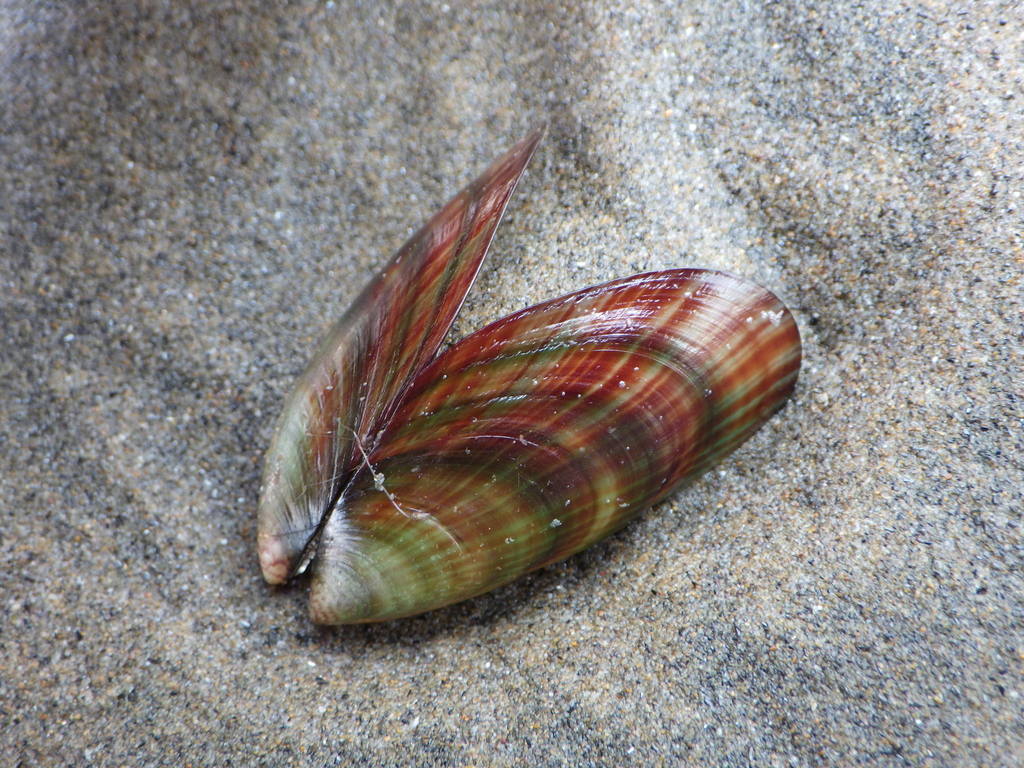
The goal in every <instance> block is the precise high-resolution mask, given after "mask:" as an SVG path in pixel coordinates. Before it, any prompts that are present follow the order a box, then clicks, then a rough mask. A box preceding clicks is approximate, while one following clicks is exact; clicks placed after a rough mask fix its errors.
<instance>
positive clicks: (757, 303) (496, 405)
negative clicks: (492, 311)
mask: <svg viewBox="0 0 1024 768" xmlns="http://www.w3.org/2000/svg"><path fill="white" fill-rule="evenodd" d="M539 139H540V132H534V133H533V134H531V135H530V136H529V137H527V138H526V139H524V140H523V141H521V142H520V143H519V144H517V145H515V146H514V147H513V148H512V149H511V150H509V152H507V153H506V154H505V155H503V156H502V157H501V158H499V160H498V161H496V162H495V163H494V164H493V165H492V166H491V167H490V168H489V169H488V170H487V171H486V172H485V173H484V174H483V175H482V176H481V177H480V178H479V179H477V181H475V182H474V183H473V184H471V185H469V186H468V187H467V188H466V189H464V190H463V191H462V192H460V193H459V195H457V196H456V197H455V198H453V200H452V201H450V202H449V203H448V204H447V205H446V206H445V207H444V209H442V211H441V212H440V213H439V214H438V215H437V216H435V217H434V218H433V219H431V221H430V222H428V223H427V224H426V225H425V226H424V227H423V228H422V229H421V230H420V231H419V232H418V233H417V234H416V235H414V236H413V238H412V239H410V241H409V242H408V243H406V245H405V246H403V248H402V249H401V250H400V251H399V253H398V254H397V255H396V256H395V257H394V258H393V259H392V261H391V262H390V263H389V264H388V265H387V266H386V267H385V268H384V269H383V270H382V271H381V273H380V274H379V275H377V277H376V278H375V279H374V280H373V281H372V282H371V284H370V285H369V286H368V287H367V289H366V290H364V291H363V293H362V294H361V295H360V297H359V298H358V299H357V300H356V302H355V304H354V305H353V306H352V308H351V309H350V310H349V311H348V312H347V313H346V314H345V315H344V316H343V317H342V318H341V320H339V321H338V322H337V323H336V324H335V326H334V328H333V329H332V330H331V332H330V333H329V334H328V336H327V338H326V339H325V341H324V342H323V344H322V345H321V347H320V349H319V351H318V352H317V353H316V356H315V357H314V359H313V361H312V362H311V363H310V365H309V367H308V368H307V369H306V371H305V373H303V375H302V376H301V377H300V379H299V381H298V383H297V384H296V387H295V389H294V390H293V392H292V393H291V395H290V396H289V398H288V401H287V402H286V406H285V410H284V413H283V414H282V417H281V419H280V421H279V423H278V427H277V431H276V433H275V435H274V438H273V440H272V443H271V446H270V448H269V450H268V452H267V457H266V463H265V467H264V482H263V488H262V491H261V498H260V507H259V555H260V563H261V566H262V569H263V574H264V577H265V578H266V580H267V581H268V582H270V583H281V582H283V581H286V580H288V579H289V578H291V577H293V576H295V575H296V574H298V573H301V572H303V571H304V570H306V568H307V566H310V570H311V572H312V584H311V594H310V610H311V614H312V617H313V619H314V621H317V622H320V623H326V624H342V623H354V622H367V621H381V620H386V619H393V618H399V617H402V616H410V615H413V614H417V613H421V612H423V611H427V610H431V609H434V608H438V607H440V606H443V605H447V604H449V603H453V602H457V601H459V600H463V599H466V598H469V597H472V596H474V595H478V594H481V593H483V592H487V591H489V590H491V589H494V588H496V587H498V586H500V585H502V584H505V583H507V582H509V581H511V580H512V579H514V578H516V577H517V576H520V575H521V574H523V573H526V572H528V571H531V570H533V569H536V568H540V567H542V566H544V565H547V564H549V563H553V562H556V561H558V560H561V559H563V558H566V557H569V556H570V555H572V554H573V553H575V552H578V551H580V550H581V549H583V548H585V547H587V546H589V545H590V544H592V543H594V542H595V541H598V540H599V539H601V538H603V537H604V536H606V535H608V534H609V533H611V532H612V531H614V530H616V529H617V528H619V527H621V526H622V525H624V524H625V523H626V522H627V521H629V520H630V519H631V518H633V517H634V516H635V515H636V514H638V513H639V512H640V511H642V510H643V509H644V508H646V507H648V506H650V505H652V504H655V503H657V502H658V501H660V500H662V499H664V498H665V497H666V496H667V495H669V494H671V493H672V492H673V491H675V490H676V489H678V488H679V487H680V486H681V485H682V484H683V483H685V482H686V481H687V480H689V479H692V478H693V477H696V476H697V475H699V474H700V473H701V472H702V471H704V470H705V469H707V468H708V467H709V466H711V465H712V464H714V463H715V462H716V461H718V460H719V459H721V458H722V457H723V456H725V455H726V454H728V453H729V452H730V451H732V450H733V449H734V448H736V447H737V446H739V445H740V444H741V443H742V442H743V441H744V440H745V439H746V438H747V437H749V436H750V435H751V434H752V433H753V432H754V431H755V430H756V429H757V428H758V427H759V426H760V425H761V424H762V423H764V421H765V420H766V419H767V418H768V417H769V416H771V414H772V413H774V412H775V411H776V410H777V409H778V408H780V407H781V406H782V405H783V403H784V402H785V400H786V398H787V397H788V396H789V395H790V393H791V392H792V390H793V387H794V385H795V382H796V377H797V373H798V370H799V367H800V336H799V333H798V331H797V327H796V324H795V323H794V321H793V318H792V316H791V315H790V313H789V311H788V310H787V309H786V307H785V306H783V304H782V303H781V302H780V301H779V300H778V299H777V298H776V297H775V296H774V295H772V294H771V293H770V292H768V291H766V290H765V289H764V288H761V287H760V286H758V285H756V284H754V283H751V282H749V281H747V280H743V279H741V278H738V277H734V276H732V275H728V274H725V273H722V272H716V271H711V270H701V269H678V270H668V271H664V272H656V273H650V274H644V275H635V276H633V277H628V278H625V279H622V280H616V281H614V282H611V283H607V284H605V285H600V286H596V287H593V288H588V289H585V290H582V291H579V292H576V293H573V294H570V295H568V296H564V297H561V298H558V299H554V300H552V301H548V302H545V303H543V304H539V305H537V306H534V307H530V308H528V309H525V310H522V311H521V312H517V313H515V314H513V315H510V316H508V317H506V318H503V319H501V320H499V321H497V322H495V323H493V324H491V325H489V326H487V327H486V328H484V329H482V330H480V331H478V332H476V333H474V334H472V335H470V336H468V337H467V338H465V339H463V340H462V341H460V342H459V343H457V344H455V345H454V346H453V347H451V348H450V349H448V350H447V351H445V352H444V353H442V354H440V355H438V354H437V350H438V348H439V346H440V344H441V343H442V341H443V339H444V336H445V334H446V333H447V331H448V329H449V328H450V326H451V323H452V321H453V319H454V317H455V315H456V313H457V312H458V309H459V306H460V305H461V303H462V301H463V298H464V297H465V295H466V292H467V291H468V290H469V287H470V285H471V283H472V282H473V279H474V278H475V276H476V273H477V270H478V269H479V266H480V262H481V260H482V259H483V257H484V255H485V253H486V250H487V247H488V245H489V243H490V241H491V238H492V236H493V234H494V230H495V228H496V226H497V224H498V220H499V219H500V217H501V214H502V212H503V210H504V208H505V205H506V204H507V202H508V199H509V196H510V195H511V193H512V191H513V189H514V188H515V185H516V183H517V181H518V179H519V177H520V176H521V175H522V172H523V169H524V168H525V165H526V163H527V161H528V160H529V158H530V156H531V155H532V153H533V151H534V148H535V147H536V144H537V142H538V140H539Z"/></svg>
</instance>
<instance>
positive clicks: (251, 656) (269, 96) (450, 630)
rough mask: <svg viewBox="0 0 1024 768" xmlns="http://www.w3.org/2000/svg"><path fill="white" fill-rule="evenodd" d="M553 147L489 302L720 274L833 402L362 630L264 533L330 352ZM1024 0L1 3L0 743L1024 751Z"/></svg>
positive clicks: (994, 758) (523, 751) (613, 751)
mask: <svg viewBox="0 0 1024 768" xmlns="http://www.w3.org/2000/svg"><path fill="white" fill-rule="evenodd" d="M540 122H547V123H548V124H549V130H548V136H547V139H546V140H545V142H544V144H543V145H542V146H541V148H540V150H539V151H538V155H537V157H536V158H535V159H534V162H533V164H532V166H531V169H530V171H529V172H528V174H527V176H526V177H525V178H524V181H523V183H522V185H521V186H520V189H519V190H518V192H517V193H516V196H515V198H514V199H513V201H512V204H511V207H510V211H509V215H508V216H507V218H506V220H505V223H504V224H503V225H502V228H501V230H500V231H499V233H498V236H497V238H496V240H495V243H494V246H493V249H492V254H491V257H490V259H489V261H488V263H487V265H486V266H485V268H484V270H483V272H482V274H481V277H480V279H479V281H478V283H477V286H476V287H475V288H474V290H473V292H472V294H471V296H470V299H469V301H468V303H467V305H466V307H465V308H464V311H463V313H462V315H461V317H460V320H459V322H458V323H457V327H456V329H455V330H456V333H457V334H463V333H465V332H466V331H468V330H471V329H473V328H476V327H479V326H480V325H481V324H482V323H484V322H486V321H488V320H492V319H494V318H497V317H500V316H501V315H503V314H505V313H507V312H509V311H512V310H515V309H518V308H521V307H524V306H527V305H528V304H530V303H533V302H536V301H539V300H542V299H545V298H549V297H552V296H554V295H557V294H560V293H563V292H565V291H567V290H570V289H573V288H579V287H583V286H586V285H590V284H593V283H596V282H600V281H603V280H606V279H611V278H614V277H622V276H625V275H628V274H631V273H633V272H638V271H643V270H648V269H657V268H663V267H670V266H709V267H716V268H721V269H727V270H730V271H733V272H736V273H739V274H743V275H746V276H749V277H751V278H753V279H756V280H758V281H759V282H761V283H763V284H764V285H766V286H767V287H769V288H771V289H772V290H773V291H775V292H776V293H778V294H779V295H780V296H781V297H782V298H783V299H784V300H785V301H786V302H787V303H788V304H789V305H790V306H791V307H792V308H793V311H794V313H795V314H796V316H797V319H798V322H799V324H800V327H801V332H802V334H803V337H804V341H805V362H804V369H803V373H802V377H801V381H800V385H799V388H798V391H797V393H796V396H795V397H794V399H793V400H792V401H791V402H790V404H789V405H788V406H787V407H786V408H785V410H784V411H782V412H781V413H780V414H778V416H777V417H776V418H775V419H773V421H772V422H771V423H770V424H769V425H768V426H767V427H766V428H765V429H763V430H762V431H761V432H760V433H759V434H758V435H757V436H756V437H755V438H754V439H753V440H751V441H750V442H749V443H748V444H747V445H746V446H744V448H742V449H741V450H740V451H739V452H738V453H736V454H735V455H733V456H732V457H730V458H729V459H728V460H727V461H726V462H725V463H723V464H722V465H721V466H720V467H718V468H716V469H715V470H713V471H712V472H711V473H709V474H708V475H706V476H705V477H704V478H703V479H702V480H700V481H699V482H697V483H696V484H694V485H693V486H692V487H691V488H689V489H688V490H686V491H684V492H683V493H680V494H679V495H678V496H676V497H674V498H672V499H671V501H669V502H667V503H665V504H662V505H661V506H660V507H659V508H657V509H654V510H651V511H650V512H648V513H646V514H645V515H644V516H643V517H642V518H641V519H639V520H638V521H637V522H636V523H634V524H632V525H630V526H629V527H628V528H627V529H625V530H624V531H622V532H621V533H620V534H618V535H616V536H615V537H613V538H612V539H610V540H608V541H606V542H605V543H603V544H601V545H598V546H596V547H594V548H593V549H591V550H589V551H587V552H586V553H584V554H582V555H580V556H578V557H576V558H574V559H571V560H569V561H567V562H565V563H562V564H560V565H557V566H553V567H550V568H548V569H545V570H543V571H540V572H538V573H535V574H533V575H531V576H529V577H527V578H524V579H523V580H521V581H519V582H516V583H515V584H513V585H511V586H509V587H507V588H505V589H502V590H500V591H498V592H496V593H493V594H491V595H488V596H485V597H482V598H478V599H475V600H472V601H469V602H467V603H464V604H461V605H457V606H453V607H451V608H448V609H444V610H441V611H438V612H435V613H431V614H428V615H426V616H423V617H420V618H415V619H410V620H405V621H400V622H393V623H390V624H384V625H377V626H365V627H350V628H340V629H321V628H317V627H315V626H314V625H312V624H311V623H310V622H309V620H308V618H307V616H306V595H305V590H304V588H303V587H302V586H297V587H293V588H286V589H271V588H269V587H266V586H265V585H264V584H263V582H262V580H261V578H260V575H259V570H258V566H257V562H256V558H255V554H254V539H255V505H256V498H257V494H258V486H259V472H260V462H261V456H262V452H263V450H264V449H265V448H266V445H267V443H268V440H269V438H270V434H271V429H272V426H273V421H274V418H275V417H276V415H277V413H278V410H279V408H280V405H281V400H282V398H283V396H284V394H285V392H286V391H287V389H288V388H289V386H290V385H291V382H292V381H293V380H294V377H295V375H296V374H297V373H298V372H299V371H300V370H301V368H302V367H303V365H304V364H305V362H306V360H307V359H308V357H309V354H310V352H311V349H312V347H313V345H314V344H315V342H316V340H317V338H318V337H319V335H320V334H321V333H322V332H323V330H324V329H325V328H326V327H327V326H328V325H329V324H330V322H331V320H332V319H333V318H335V317H336V316H337V315H338V314H339V313H340V312H341V311H343V310H344V308H345V307H346V306H347V303H348V302H349V301H350V300H351V299H352V298H353V297H354V295H355V294H356V292H357V291H358V290H359V288H360V287H361V285H362V284H363V283H364V282H365V281H366V280H367V278H368V276H369V275H370V274H371V273H372V271H373V270H374V269H375V268H376V267H377V266H379V265H380V264H381V263H382V262H383V261H384V260H385V259H386V258H387V257H388V256H389V255H390V253H391V252H393V251H394V250H395V249H396V248H397V247H398V245H399V244H400V243H401V242H402V241H403V240H404V239H405V237H406V236H407V235H408V234H409V233H410V232H411V231H412V230H413V229H414V228H415V227H416V226H418V225H419V223H420V222H421V221H422V220H424V219H425V218H426V217H427V216H429V215H430V214H431V213H432V212H433V211H434V210H436V209H437V208H438V207H439V206H440V205H441V204H442V203H443V202H444V201H445V199H447V197H448V196H449V195H450V194H451V193H453V192H454V191H455V190H456V189H458V188H459V187H460V186H461V185H462V184H464V183H465V182H467V181H469V180H470V179H471V178H472V177H473V176H474V175H475V174H476V173H477V172H478V171H480V170H482V169H483V168H484V167H485V166H486V164H487V163H488V161H489V160H490V159H491V158H492V157H493V156H495V155H496V154H498V152H499V151H500V150H501V149H503V148H504V147H505V146H507V145H508V144H511V143H512V142H513V141H514V140H516V139H517V138H519V137H520V136H521V135H523V134H525V133H526V132H527V131H528V130H529V129H530V128H531V127H532V126H533V125H536V124H537V123H540ZM1022 189H1024V11H1022V9H1021V7H1020V5H1019V3H1014V2H1004V3H997V2H984V1H979V2H972V3H952V2H938V1H925V2H916V3H912V4H895V5H894V4H892V3H887V2H883V1H882V0H866V2H863V3H857V4H852V3H841V2H831V3H830V2H824V1H818V2H808V3H804V2H780V3H761V2H743V1H741V0H725V1H724V2H703V3H700V2H689V3H681V4H680V3H664V4H660V5H659V4H657V3H654V2H631V3H629V4H626V5H623V4H619V3H599V2H593V3H579V4H569V5H568V6H566V5H564V4H555V3H550V4H549V3H528V2H501V3H498V2H492V3H479V4H474V5H473V7H472V9H471V8H469V7H468V4H464V3H455V2H451V3H446V4H438V3H422V4H421V3H417V4H407V5H406V4H400V3H347V2H340V1H339V0H336V1H334V2H326V3H324V2H319V3H311V2H297V3H292V4H288V5H284V4H281V5H277V4H273V3H261V2H242V1H241V0H239V1H237V2H195V3H192V4H188V3H183V2H141V3H134V2H126V1H125V0H115V2H108V3H93V4H67V6H66V7H62V6H58V5H49V4H47V5H44V4H40V3H35V2H29V1H27V0H21V1H20V2H18V1H17V0H9V1H8V2H4V3H2V5H0V328H2V332H3V352H2V354H0V516H2V517H0V521H2V522H0V565H2V568H0V596H2V597H0V600H2V602H0V605H2V612H3V613H2V615H3V621H2V624H0V627H2V629H0V721H2V722H3V727H2V732H0V763H2V764H4V765H16V766H17V765H26V766H27V765H82V766H88V765H103V766H107V765H109V766H117V765H126V766H148V765H175V766H185V765H193V766H205V765H267V766H284V765H296V766H334V765H339V766H360V765H365V766H458V767H461V768H467V767H468V766H476V767H477V768H482V766H503V765H509V766H521V765H530V766H632V765H636V766H658V765H668V766H675V765H694V766H698V765H718V766H748V765H751V766H752V765H757V766H811V765H853V764H868V765H878V766H904V765H914V766H926V765H936V766H939V765H941V766H960V765H963V766H970V765H979V766H980V765H985V766H1011V765H1016V764H1019V763H1020V762H1021V761H1022V760H1024V715H1022V711H1024V701H1022V699H1021V696H1022V694H1024V576H1022V559H1024V541H1022V531H1021V509H1022V508H1024V471H1022V470H1024V467H1022V456H1024V450H1022V448H1024V446H1022V443H1024V429H1022V427H1024V407H1022V402H1024V401H1022V398H1024V388H1022V377H1021V370H1022V362H1024V354H1022V351H1024V313H1022V311H1024V301H1022V298H1024V289H1022V279H1021V277H1022V272H1024V235H1022V233H1024V201H1022V199H1021V194H1022V193H1021V190H1022Z"/></svg>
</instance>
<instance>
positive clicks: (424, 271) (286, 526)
mask: <svg viewBox="0 0 1024 768" xmlns="http://www.w3.org/2000/svg"><path fill="white" fill-rule="evenodd" d="M541 135H542V130H537V131H534V132H533V133H532V134H530V135H529V136H527V137H526V138H525V139H523V140H522V141H520V142H519V143H518V144H516V145H515V146H513V147H512V148H511V149H510V150H509V151H508V152H506V153H505V154H504V155H502V156H501V157H500V158H498V160H496V161H495V162H494V163H493V164H492V165H491V166H490V167H489V168H488V169H487V170H486V171H485V172H484V173H483V174H482V175H481V176H480V177H479V178H478V179H477V180H476V181H474V182H473V183H472V184H470V185H469V186H467V187H466V188H465V189H463V190H462V191H461V192H460V193H459V194H457V195H456V196H455V197H454V198H452V199H451V200H450V201H449V202H448V203H447V204H446V205H445V206H444V208H442V209H441V211H440V212H439V213H438V214H437V215H436V216H434V217H433V218H432V219H431V220H430V221H428V222H427V223H426V224H425V225H424V226H423V227H422V228H421V229H420V230H419V231H418V232H416V234H414V235H413V236H412V237H411V238H410V239H409V241H408V242H406V243H405V245H403V246H402V248H401V249H400V250H399V251H398V253H397V254H395V256H394V257H393V258H392V260H391V261H390V262H389V263H388V264H387V265H386V266H385V267H384V269H382V270H381V271H380V273H379V274H378V275H377V276H376V277H375V278H374V279H373V281H372V282H371V283H370V284H369V285H368V286H367V287H366V289H365V290H364V291H363V292H362V293H361V294H360V296H359V297H358V298H357V299H356V301H355V302H354V304H353V305H352V306H351V307H350V308H349V310H348V311H347V312H346V313H345V314H344V315H343V316H342V317H341V319H339V320H338V321H337V322H336V323H335V324H334V326H333V328H332V329H331V331H330V332H329V333H328V334H327V336H326V338H325V339H324V341H323V342H322V343H321V345H320V347H319V349H318V351H317V352H316V354H315V355H314V357H313V359H312V361H311V362H310V364H309V366H308V367H307V368H306V370H305V372H304V373H303V374H302V375H301V376H300V377H299V379H298V381H297V382H296V384H295V386H294V388H293V389H292V392H291V394H290V395H289V396H288V399H287V401H286V402H285V407H284V410H283V412H282V414H281V417H280V419H279V420H278V423H277V428H276V429H275V432H274V437H273V440H272V442H271V444H270V447H269V449H268V450H267V454H266V457H265V460H264V468H263V483H262V487H261V491H260V503H259V509H258V512H257V516H258V539H259V541H258V548H259V557H260V566H261V568H262V570H263V576H264V578H265V579H266V581H267V582H269V583H271V584H280V583H282V582H284V581H286V580H287V579H288V578H289V577H290V576H292V575H294V574H295V573H297V572H301V571H302V570H303V569H304V568H305V566H306V564H307V562H308V560H309V558H310V557H311V556H312V554H313V545H314V544H315V540H316V537H317V534H318V532H319V529H320V526H321V524H322V522H323V521H324V515H325V513H327V512H328V510H330V509H331V508H332V507H333V506H334V504H335V502H336V501H337V499H338V497H339V495H340V494H341V492H342V490H343V489H344V488H345V486H346V485H347V484H348V483H349V481H350V480H351V475H352V471H353V470H354V469H355V468H357V467H358V465H359V461H360V460H361V456H360V452H359V451H358V450H357V447H358V444H359V443H367V442H370V441H372V439H373V436H374V435H376V434H377V433H378V432H379V431H380V430H381V429H382V428H383V426H384V425H385V424H387V423H388V419H389V417H390V414H391V413H392V412H393V410H394V409H395V407H396V403H397V400H398V399H399V398H400V397H401V396H402V395H403V393H404V392H405V389H406V387H407V385H408V383H409V381H410V380H411V379H412V378H413V377H414V376H415V375H416V374H417V373H418V372H419V371H420V370H421V369H422V368H423V367H424V366H425V365H426V364H427V363H428V362H429V361H430V360H431V358H432V357H433V356H434V354H435V353H436V351H437V348H438V347H439V346H440V344H441V342H442V341H443V340H444V337H445V335H446V334H447V333H448V329H449V328H450V327H451V324H452V321H453V320H454V319H455V315H456V314H457V313H458V311H459V308H460V307H461V306H462V302H463V300H464V299H465V296H466V292H467V291H468V290H469V288H470V286H471V285H472V283H473V280H474V279H475V278H476V274H477V271H478V270H479V268H480V263H481V261H482V260H483V258H484V255H485V254H486V252H487V248H488V246H489V245H490V242H491V238H492V237H493V236H494V231H495V229H496V227H497V226H498V222H499V220H500V219H501V215H502V213H503V212H504V210H505V206H506V205H507V203H508V200H509V197H510V196H511V194H512V192H513V190H514V189H515V187H516V184H517V183H518V181H519V178H520V176H521V175H522V173H523V169H524V168H525V167H526V164H527V162H528V161H529V159H530V157H531V156H532V155H533V152H534V149H535V148H536V146H537V142H538V141H540V138H541Z"/></svg>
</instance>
